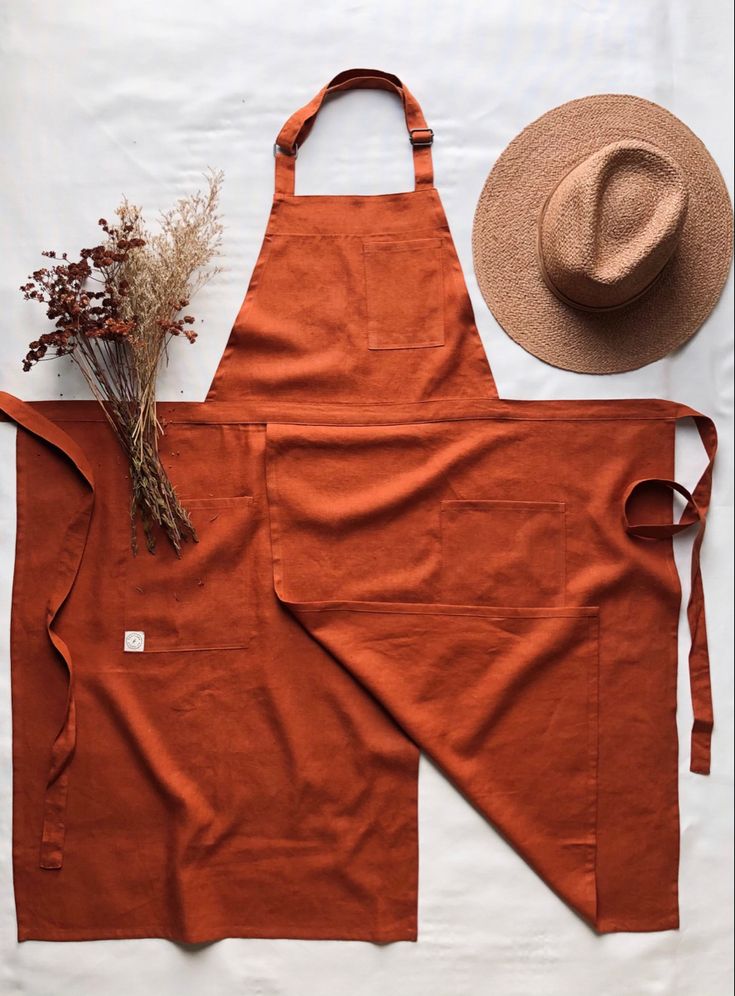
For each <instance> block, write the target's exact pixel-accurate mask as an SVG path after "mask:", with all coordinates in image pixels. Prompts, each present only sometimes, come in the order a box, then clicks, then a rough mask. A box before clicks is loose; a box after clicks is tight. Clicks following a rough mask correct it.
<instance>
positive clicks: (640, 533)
mask: <svg viewBox="0 0 735 996" xmlns="http://www.w3.org/2000/svg"><path fill="white" fill-rule="evenodd" d="M683 418H691V419H693V420H694V424H695V425H696V427H697V431H698V432H699V437H700V439H701V440H702V445H703V446H704V448H705V451H706V453H707V456H708V458H709V462H708V464H707V466H706V467H705V469H704V472H703V473H702V476H701V477H700V479H699V481H698V482H697V485H696V487H695V488H694V491H693V492H691V493H690V492H689V491H687V489H686V488H685V487H683V486H682V485H681V484H678V483H677V482H676V481H665V480H662V479H660V478H655V477H652V478H648V479H645V480H640V481H634V482H633V483H632V484H631V485H630V487H629V488H628V490H627V491H626V493H625V497H624V500H623V521H624V524H625V529H626V531H627V532H628V533H629V535H631V536H635V537H637V538H638V539H643V540H658V539H666V538H668V537H671V536H674V535H676V533H680V532H682V531H683V530H684V529H688V528H689V527H690V526H692V525H694V524H695V523H699V528H698V530H697V535H696V537H695V538H694V544H693V546H692V563H691V591H690V594H689V604H688V605H687V618H688V620H689V632H690V635H691V646H690V649H689V686H690V691H691V697H692V711H693V714H694V723H693V725H692V736H691V754H690V764H689V768H690V770H691V771H693V772H696V773H697V774H700V775H708V774H709V771H710V762H711V754H712V747H711V743H712V729H713V726H714V717H713V712H712V687H711V681H710V664H709V649H708V644H707V624H706V619H705V611H704V588H703V585H702V571H701V566H700V549H701V546H702V540H703V538H704V528H705V520H706V516H707V509H708V508H709V503H710V495H711V492H712V469H713V465H714V460H715V453H716V451H717V430H716V429H715V425H714V422H713V421H712V419H711V418H708V417H707V416H706V415H702V414H700V413H699V412H697V411H695V410H694V409H693V408H688V407H687V406H685V405H681V406H679V409H678V412H677V414H676V415H675V419H676V421H677V422H678V421H679V420H681V419H683ZM652 484H653V485H658V486H661V487H666V488H669V489H670V490H671V491H676V492H678V493H679V494H680V495H683V497H684V498H685V499H686V502H687V504H686V508H685V509H684V511H683V513H682V515H681V518H680V519H679V521H678V522H670V523H631V522H630V521H629V519H628V504H629V502H630V499H631V498H632V497H633V495H634V494H635V492H636V491H637V490H639V489H640V488H643V487H646V486H650V485H652Z"/></svg>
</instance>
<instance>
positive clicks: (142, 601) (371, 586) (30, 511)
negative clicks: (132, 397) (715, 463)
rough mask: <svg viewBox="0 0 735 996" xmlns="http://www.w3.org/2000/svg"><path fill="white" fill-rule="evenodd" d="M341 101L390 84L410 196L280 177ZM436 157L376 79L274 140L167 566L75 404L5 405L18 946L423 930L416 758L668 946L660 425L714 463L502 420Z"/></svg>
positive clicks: (171, 465)
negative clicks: (266, 215) (143, 550)
mask: <svg viewBox="0 0 735 996" xmlns="http://www.w3.org/2000/svg"><path fill="white" fill-rule="evenodd" d="M353 87H379V88H383V89H387V90H390V91H392V92H395V93H397V94H398V96H399V97H400V98H401V100H402V102H403V106H404V109H405V112H406V123H407V128H408V131H409V138H410V140H411V144H412V148H413V157H414V165H415V174H416V189H415V190H413V191H408V192H403V193H397V194H387V195H377V196H376V195H372V196H365V195H363V196H340V197H336V196H322V195H319V196H299V195H296V194H294V188H293V177H294V164H295V161H296V156H297V153H298V150H299V147H300V145H301V144H302V142H303V141H304V139H305V138H306V136H307V135H308V133H309V131H310V129H311V127H312V126H313V123H314V119H315V116H316V114H317V112H318V110H319V107H320V106H321V104H322V102H323V100H324V98H325V97H326V96H327V95H328V94H331V93H333V92H338V91H341V90H345V89H349V88H353ZM431 138H432V133H431V131H430V130H429V129H428V128H427V126H426V122H425V120H424V118H423V115H422V114H421V110H420V108H419V107H418V104H417V103H416V101H415V99H414V98H413V97H412V95H411V94H410V93H409V92H408V90H407V89H406V88H405V87H404V86H403V84H402V83H401V82H400V81H399V80H398V79H397V78H396V77H394V76H391V75H389V74H385V73H379V72H376V71H370V70H351V71H349V72H347V73H342V74H340V75H339V76H337V77H336V78H335V79H334V80H333V81H332V83H331V84H329V85H328V86H327V87H325V88H324V89H323V90H322V91H321V92H320V93H319V94H318V95H317V97H316V98H315V99H314V100H313V101H311V102H310V103H309V104H308V105H307V106H306V107H305V108H303V109H302V110H301V111H299V112H297V113H296V114H295V115H294V116H293V117H292V118H290V119H289V121H288V122H287V123H286V125H285V126H284V128H283V129H282V131H281V133H280V134H279V136H278V139H277V143H276V147H275V149H274V152H275V154H276V159H275V165H276V190H275V196H274V201H273V207H272V211H271V215H270V219H269V222H268V227H267V230H266V233H265V237H264V239H263V244H262V246H261V250H260V254H259V256H258V260H257V262H256V265H255V268H254V270H253V274H252V277H251V281H250V284H249V286H248V290H247V293H246V295H245V298H244V300H243V302H242V305H241V307H240V310H239V313H238V315H237V318H236V320H235V323H234V326H233V329H232V333H231V335H230V339H229V342H228V345H227V347H226V350H225V353H224V356H223V358H222V361H221V363H220V366H219V368H218V370H217V373H216V375H215V378H214V381H213V384H212V388H211V390H210V393H209V395H208V397H207V400H206V401H205V402H204V403H203V404H189V403H181V404H161V405H160V406H159V411H160V417H161V418H162V420H163V421H164V424H165V426H166V434H165V436H164V437H163V440H162V459H163V461H164V463H165V464H166V466H167V468H168V470H169V473H170V475H171V478H172V480H173V482H174V484H175V485H176V486H177V489H178V491H179V493H180V494H181V496H182V498H183V499H184V502H185V504H186V505H187V507H188V508H189V509H190V511H191V514H192V518H193V519H194V522H195V525H196V527H197V531H198V534H199V537H200V542H199V543H198V544H196V545H193V546H190V547H187V548H186V549H185V551H184V556H183V558H182V559H181V560H180V561H179V560H176V558H175V557H174V556H173V553H172V551H171V550H169V548H168V547H167V546H166V545H165V543H164V542H163V541H162V542H161V543H160V544H159V547H158V551H157V553H156V555H155V556H154V557H151V556H149V555H148V554H140V555H139V556H138V557H137V558H133V557H132V556H131V554H130V550H129V530H128V525H127V524H128V512H129V496H128V487H129V483H128V480H127V477H126V466H125V460H124V456H123V454H122V453H121V452H120V450H119V448H118V447H117V445H116V443H115V440H114V437H113V435H112V432H111V430H110V429H109V426H108V425H107V423H106V421H105V419H104V416H103V414H102V412H101V411H100V410H99V408H98V406H97V405H96V403H94V402H42V403H35V404H24V403H22V402H20V401H18V399H15V398H12V397H10V396H8V395H0V412H4V413H5V416H6V417H7V418H9V419H11V420H13V421H15V422H16V423H17V424H18V426H19V428H20V429H21V430H22V431H19V432H18V437H17V474H18V499H17V507H18V526H17V544H16V567H15V576H14V586H13V612H12V630H11V658H12V695H13V715H14V725H13V861H14V887H15V898H16V912H17V918H18V936H19V939H21V940H24V939H30V938H35V939H47V940H64V939H66V940H72V939H89V938H105V937H107V938H111V937H144V936H157V937H168V938H173V939H177V940H181V941H189V942H201V941H207V940H212V939H216V938H221V937H226V936H243V937H245V936H250V937H252V936H260V937H301V938H341V939H363V940H373V941H392V940H401V939H414V938H415V937H416V899H417V895H416V887H417V826H416V804H417V799H416V785H417V762H418V751H419V748H421V749H423V750H425V751H426V752H427V753H428V754H429V755H431V756H432V757H433V758H434V759H435V760H436V761H437V763H438V764H439V765H440V766H441V767H442V768H443V769H444V770H445V772H446V773H447V775H448V776H449V777H450V778H451V779H452V780H453V781H454V783H455V784H456V785H457V786H458V787H459V788H460V789H461V790H462V791H463V792H464V793H465V794H466V795H467V797H468V798H469V799H470V800H471V801H472V802H473V803H474V804H475V805H476V806H477V807H478V808H479V809H480V811H481V812H483V814H484V815H485V816H487V818H488V819H489V820H491V821H492V822H493V823H494V824H495V825H496V826H497V827H498V828H499V829H500V830H501V832H502V833H504V834H505V836H506V837H507V838H508V840H509V841H510V842H511V843H512V844H513V845H514V846H515V847H516V848H517V849H518V850H519V851H520V853H521V854H522V855H523V856H524V857H525V858H526V860H528V861H529V862H530V863H531V864H532V865H533V866H534V867H535V868H536V870H537V871H538V873H539V874H540V875H541V876H542V877H543V878H544V879H545V880H546V881H547V882H548V883H549V884H550V885H551V886H552V888H554V889H556V890H557V891H558V892H559V894H560V895H561V896H562V897H563V898H564V899H566V900H567V902H569V903H570V904H571V905H572V907H573V908H574V909H575V910H577V911H578V912H579V913H580V914H581V915H582V916H584V917H585V918H586V919H587V920H588V922H590V923H591V924H592V925H593V926H594V927H596V928H597V929H598V930H657V929H666V928H669V927H673V926H676V923H677V916H678V913H677V899H676V879H677V857H678V812H677V771H676V755H677V745H676V727H675V722H674V720H675V715H674V714H675V704H676V689H675V680H676V628H677V618H678V604H679V597H680V592H679V587H678V579H677V575H676V571H675V567H674V562H673V554H672V544H671V540H670V536H671V535H672V534H673V532H675V531H678V530H679V529H680V528H684V526H685V525H687V524H690V523H691V522H694V521H699V522H700V523H701V525H700V532H699V536H698V540H697V543H696V544H695V555H694V560H693V565H694V566H693V581H694V584H693V588H692V599H691V603H690V622H691V624H692V632H693V650H692V675H693V692H694V701H695V710H696V725H697V731H696V735H695V748H696V758H695V761H694V763H693V767H695V768H696V769H697V770H704V769H705V768H706V767H707V766H708V737H709V730H710V729H711V710H710V706H709V685H708V664H707V651H706V634H705V628H704V614H703V602H702V586H701V578H700V576H699V571H698V550H699V542H701V536H702V529H703V523H704V515H705V513H706V510H707V504H708V499H709V488H710V476H711V462H710V466H709V467H708V470H707V472H706V473H705V475H704V477H703V478H702V481H701V482H700V484H699V486H698V488H697V489H696V490H695V492H694V494H693V495H692V496H689V495H688V494H686V497H687V498H688V505H687V511H686V514H685V516H684V519H683V520H682V522H681V523H679V524H676V525H674V524H671V522H670V513H671V492H670V490H668V489H669V488H671V487H674V488H676V489H677V490H682V489H680V488H679V486H678V485H675V484H670V483H666V482H671V481H672V479H673V477H674V466H673V438H674V427H675V424H676V420H677V419H679V418H683V417H688V416H690V415H693V416H694V417H695V418H696V420H697V424H698V426H699V429H700V433H701V435H702V438H703V441H704V443H705V445H706V447H707V449H708V452H709V454H710V461H711V459H712V458H713V457H714V448H715V440H716V437H715V434H714V428H713V426H712V423H711V422H710V421H709V419H706V418H705V417H704V416H699V415H698V414H697V413H692V412H691V411H690V410H688V409H684V408H682V407H681V406H677V405H674V404H671V403H669V402H661V401H631V402H617V401H612V402H508V401H499V400H497V392H496V390H495V386H494V383H493V380H492V375H491V373H490V370H489V367H488V365H487V361H486V359H485V356H484V352H483V350H482V346H481V343H480V340H479V337H478V334H477V330H476V328H475V324H474V318H473V313H472V307H471V304H470V300H469V296H468V294H467V290H466V286H465V284H464V280H463V277H462V272H461V269H460V266H459V262H458V259H457V255H456V251H455V249H454V245H453V243H452V239H451V235H450V233H449V229H448V226H447V222H446V218H445V215H444V212H443V209H442V206H441V203H440V200H439V196H438V193H437V191H436V189H435V188H434V187H433V181H432V171H431V149H430V142H431ZM649 479H660V480H658V481H657V482H656V481H654V482H653V483H652V482H651V480H649ZM661 481H663V482H664V483H665V484H666V487H662V486H661ZM628 492H629V493H628ZM626 514H627V515H628V516H629V518H628V519H627V520H626V518H625V515H626ZM640 523H644V524H640ZM648 539H661V540H662V541H661V542H653V543H651V542H647V540H648ZM44 579H49V580H48V582H46V581H45V580H44Z"/></svg>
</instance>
